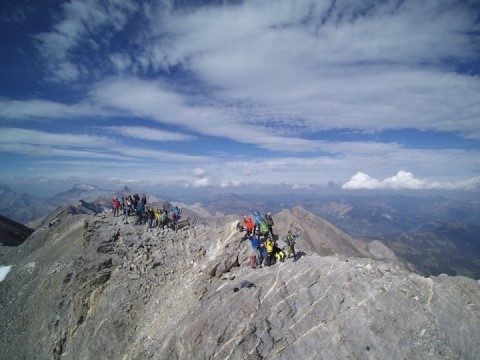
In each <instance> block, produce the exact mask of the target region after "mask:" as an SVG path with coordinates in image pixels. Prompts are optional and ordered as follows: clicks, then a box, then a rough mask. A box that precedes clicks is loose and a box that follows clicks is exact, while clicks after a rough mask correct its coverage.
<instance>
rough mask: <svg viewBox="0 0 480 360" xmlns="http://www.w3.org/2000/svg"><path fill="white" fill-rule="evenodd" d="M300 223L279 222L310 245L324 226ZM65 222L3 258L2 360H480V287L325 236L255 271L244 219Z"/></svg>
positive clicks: (87, 218) (101, 217) (379, 248)
mask: <svg viewBox="0 0 480 360" xmlns="http://www.w3.org/2000/svg"><path fill="white" fill-rule="evenodd" d="M299 211H300V212H301V211H302V210H301V209H292V210H291V211H285V213H282V214H276V216H275V219H276V230H277V231H278V232H280V233H283V231H285V230H286V229H287V228H295V226H299V227H300V228H299V229H298V230H300V231H303V234H307V235H308V234H309V233H310V234H311V233H312V231H313V230H309V229H310V227H313V224H314V223H316V221H318V220H315V218H314V217H312V218H310V219H308V218H306V216H307V214H303V213H302V214H301V215H302V216H303V217H302V218H303V219H304V223H302V224H299V223H298V221H297V220H295V221H294V222H289V220H288V219H290V220H292V219H297V215H298V214H297V215H296V212H299ZM197 213H198V212H197ZM57 218H59V219H60V220H59V221H56V222H54V223H53V224H51V225H50V223H51V222H49V223H44V225H43V226H42V227H40V228H39V229H38V230H37V231H36V232H35V233H34V234H32V235H31V236H30V238H29V239H28V240H27V241H25V242H24V243H23V244H22V245H20V246H19V247H15V248H8V249H3V248H1V249H0V250H1V252H0V263H1V264H2V265H13V267H12V270H11V272H10V273H9V274H8V276H7V277H6V279H5V280H4V281H3V282H1V283H0V322H1V323H2V327H0V339H1V340H0V358H2V359H15V358H22V359H23V358H25V359H38V358H41V359H50V358H53V359H94V358H95V359H165V358H168V359H198V358H215V359H224V358H229V359H264V358H265V359H270V358H272V359H273V358H275V359H292V358H300V359H308V358H312V359H313V358H315V359H348V358H350V359H386V358H389V359H399V358H401V359H403V358H413V359H439V358H442V359H458V358H462V359H477V358H479V357H480V325H479V324H480V285H479V283H478V282H477V281H474V280H471V279H467V278H464V277H448V276H439V277H432V278H424V277H421V276H419V275H416V274H413V273H410V272H408V271H407V270H405V269H403V267H402V266H400V264H399V263H398V262H397V260H396V259H395V257H394V256H393V255H392V254H391V252H389V251H388V249H386V248H385V247H383V245H381V244H380V243H377V244H369V245H365V246H363V245H358V248H357V247H356V246H354V245H351V244H350V243H345V242H344V241H345V240H344V239H343V237H342V236H340V235H338V234H335V230H334V229H333V228H330V227H329V226H327V224H325V232H324V233H325V235H324V239H323V240H322V241H319V242H316V241H315V239H313V238H312V236H311V235H309V236H302V237H300V239H299V241H298V244H297V249H298V250H299V252H301V253H302V254H303V256H302V257H301V258H300V259H299V260H297V261H296V262H293V260H292V259H287V260H286V261H285V262H284V263H276V264H275V265H273V266H270V267H263V268H259V269H252V268H250V267H249V266H248V255H249V254H250V245H249V244H248V243H247V241H245V240H243V237H242V235H243V234H242V233H238V232H237V230H236V223H237V222H236V221H231V222H228V223H226V224H224V225H222V226H217V225H214V226H212V225H210V224H209V223H208V222H206V221H203V220H202V219H201V216H200V215H199V217H198V218H196V220H195V221H193V220H192V221H189V222H187V221H184V222H183V227H182V228H181V229H180V230H179V231H178V232H174V231H173V230H170V229H165V230H162V229H147V228H146V227H145V226H144V225H142V226H141V225H132V222H129V224H124V223H123V221H122V219H121V218H113V217H112V215H111V214H106V213H101V214H85V213H70V214H66V213H64V214H63V216H57ZM308 224H310V225H308ZM328 234H332V236H333V238H332V237H331V236H330V235H328ZM339 234H340V233H339ZM336 236H338V237H336ZM315 244H323V245H322V246H323V247H325V248H327V245H326V244H331V246H333V245H336V246H338V249H340V250H342V249H345V250H348V251H351V252H352V254H353V253H354V254H355V255H354V256H353V255H350V253H348V252H347V253H346V254H345V253H341V252H340V251H337V250H336V249H337V248H333V247H329V248H328V249H329V250H328V251H329V252H331V253H332V255H330V256H320V255H319V254H318V253H317V252H316V251H315V249H316V248H320V250H321V246H320V245H315ZM316 246H317V247H316ZM361 253H362V254H363V255H364V256H367V257H358V256H360V254H361ZM378 257H380V258H383V261H380V260H378V259H375V258H378Z"/></svg>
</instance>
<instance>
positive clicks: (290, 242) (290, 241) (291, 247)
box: [287, 230, 297, 261]
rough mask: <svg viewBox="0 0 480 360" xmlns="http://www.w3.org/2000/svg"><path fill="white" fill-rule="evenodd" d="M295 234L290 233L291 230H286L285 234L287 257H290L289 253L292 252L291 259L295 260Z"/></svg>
mask: <svg viewBox="0 0 480 360" xmlns="http://www.w3.org/2000/svg"><path fill="white" fill-rule="evenodd" d="M295 238H296V236H295V235H293V234H292V230H288V234H287V259H288V258H290V254H293V261H296V260H297V255H296V254H295V243H296V242H297V241H296V240H295Z"/></svg>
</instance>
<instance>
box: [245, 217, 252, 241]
mask: <svg viewBox="0 0 480 360" xmlns="http://www.w3.org/2000/svg"><path fill="white" fill-rule="evenodd" d="M243 222H244V223H245V226H246V228H247V237H249V236H250V235H252V232H253V221H252V219H250V217H249V216H247V215H245V216H244V217H243Z"/></svg>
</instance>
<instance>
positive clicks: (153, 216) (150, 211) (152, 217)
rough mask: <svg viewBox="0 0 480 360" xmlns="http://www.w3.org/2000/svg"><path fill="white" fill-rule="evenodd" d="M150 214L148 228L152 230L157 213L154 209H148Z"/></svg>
mask: <svg viewBox="0 0 480 360" xmlns="http://www.w3.org/2000/svg"><path fill="white" fill-rule="evenodd" d="M147 212H148V228H149V229H151V228H152V226H153V220H154V219H155V211H154V210H153V208H147Z"/></svg>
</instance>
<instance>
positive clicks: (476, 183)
mask: <svg viewBox="0 0 480 360" xmlns="http://www.w3.org/2000/svg"><path fill="white" fill-rule="evenodd" d="M479 188H480V177H476V178H472V179H470V180H468V181H460V182H437V181H434V182H430V181H426V180H421V179H417V178H415V177H414V176H413V174H412V173H410V172H408V171H403V170H401V171H399V172H398V173H397V174H396V175H395V176H392V177H389V178H386V179H384V180H378V179H375V178H372V177H370V175H368V174H365V173H363V172H358V173H356V174H355V175H353V176H352V177H351V178H350V180H349V181H347V182H346V183H345V184H343V185H342V189H344V190H361V189H362V190H376V189H392V190H404V189H405V190H425V189H428V190H432V189H435V190H477V189H479Z"/></svg>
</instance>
